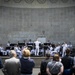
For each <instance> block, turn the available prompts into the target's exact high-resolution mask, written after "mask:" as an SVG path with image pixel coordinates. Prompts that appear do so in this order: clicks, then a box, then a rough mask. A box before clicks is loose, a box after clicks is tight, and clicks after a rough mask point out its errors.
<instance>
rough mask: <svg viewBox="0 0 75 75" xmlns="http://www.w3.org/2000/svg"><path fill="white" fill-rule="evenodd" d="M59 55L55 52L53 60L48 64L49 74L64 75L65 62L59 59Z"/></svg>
mask: <svg viewBox="0 0 75 75" xmlns="http://www.w3.org/2000/svg"><path fill="white" fill-rule="evenodd" d="M59 59H60V58H59V55H58V54H55V55H54V56H53V61H51V62H49V63H48V64H47V69H46V71H47V73H48V75H62V73H63V69H64V68H63V64H62V63H61V62H60V61H59Z"/></svg>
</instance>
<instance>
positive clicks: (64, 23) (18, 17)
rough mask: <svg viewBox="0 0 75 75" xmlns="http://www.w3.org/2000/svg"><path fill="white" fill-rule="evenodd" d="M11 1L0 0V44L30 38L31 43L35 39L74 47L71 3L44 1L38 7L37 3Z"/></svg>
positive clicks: (74, 8)
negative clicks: (44, 39) (70, 44)
mask: <svg viewBox="0 0 75 75" xmlns="http://www.w3.org/2000/svg"><path fill="white" fill-rule="evenodd" d="M14 1H15V0H0V3H1V4H0V43H6V42H7V41H8V40H10V41H12V42H16V41H18V40H19V41H22V40H24V39H30V38H31V39H32V40H33V41H34V40H35V39H36V38H37V37H45V38H47V39H50V40H51V41H53V42H59V41H60V42H62V41H71V42H73V43H75V38H74V37H75V6H74V5H75V1H73V0H65V2H62V1H64V0H57V2H54V3H53V2H51V1H52V0H46V1H45V3H41V4H40V3H38V0H34V1H33V2H32V3H26V0H25V1H24V0H21V2H20V3H15V2H14ZM17 1H19V0H17ZM28 1H30V0H28ZM41 1H44V0H41ZM53 1H55V0H53Z"/></svg>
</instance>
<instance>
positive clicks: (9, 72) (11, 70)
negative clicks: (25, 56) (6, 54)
mask: <svg viewBox="0 0 75 75" xmlns="http://www.w3.org/2000/svg"><path fill="white" fill-rule="evenodd" d="M16 56H17V55H16V52H15V51H14V50H11V51H10V57H11V58H9V59H6V60H5V63H4V67H3V70H2V71H3V73H4V75H20V68H21V65H20V61H19V59H17V58H16Z"/></svg>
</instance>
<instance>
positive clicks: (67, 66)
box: [61, 48, 73, 75]
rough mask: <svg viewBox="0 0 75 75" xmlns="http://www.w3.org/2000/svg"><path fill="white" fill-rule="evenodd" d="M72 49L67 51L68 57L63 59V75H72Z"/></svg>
mask: <svg viewBox="0 0 75 75" xmlns="http://www.w3.org/2000/svg"><path fill="white" fill-rule="evenodd" d="M70 51H71V50H70V49H69V48H67V49H66V55H65V56H64V57H63V58H62V60H61V62H62V64H63V65H64V72H63V75H72V70H71V68H72V67H73V58H72V57H71V56H70Z"/></svg>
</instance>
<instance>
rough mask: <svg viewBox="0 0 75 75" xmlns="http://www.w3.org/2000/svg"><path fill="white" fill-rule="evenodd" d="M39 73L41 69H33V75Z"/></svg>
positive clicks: (0, 74) (0, 72)
mask: <svg viewBox="0 0 75 75" xmlns="http://www.w3.org/2000/svg"><path fill="white" fill-rule="evenodd" d="M38 72H39V68H34V69H33V75H38ZM0 75H4V74H3V73H2V71H1V70H0Z"/></svg>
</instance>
